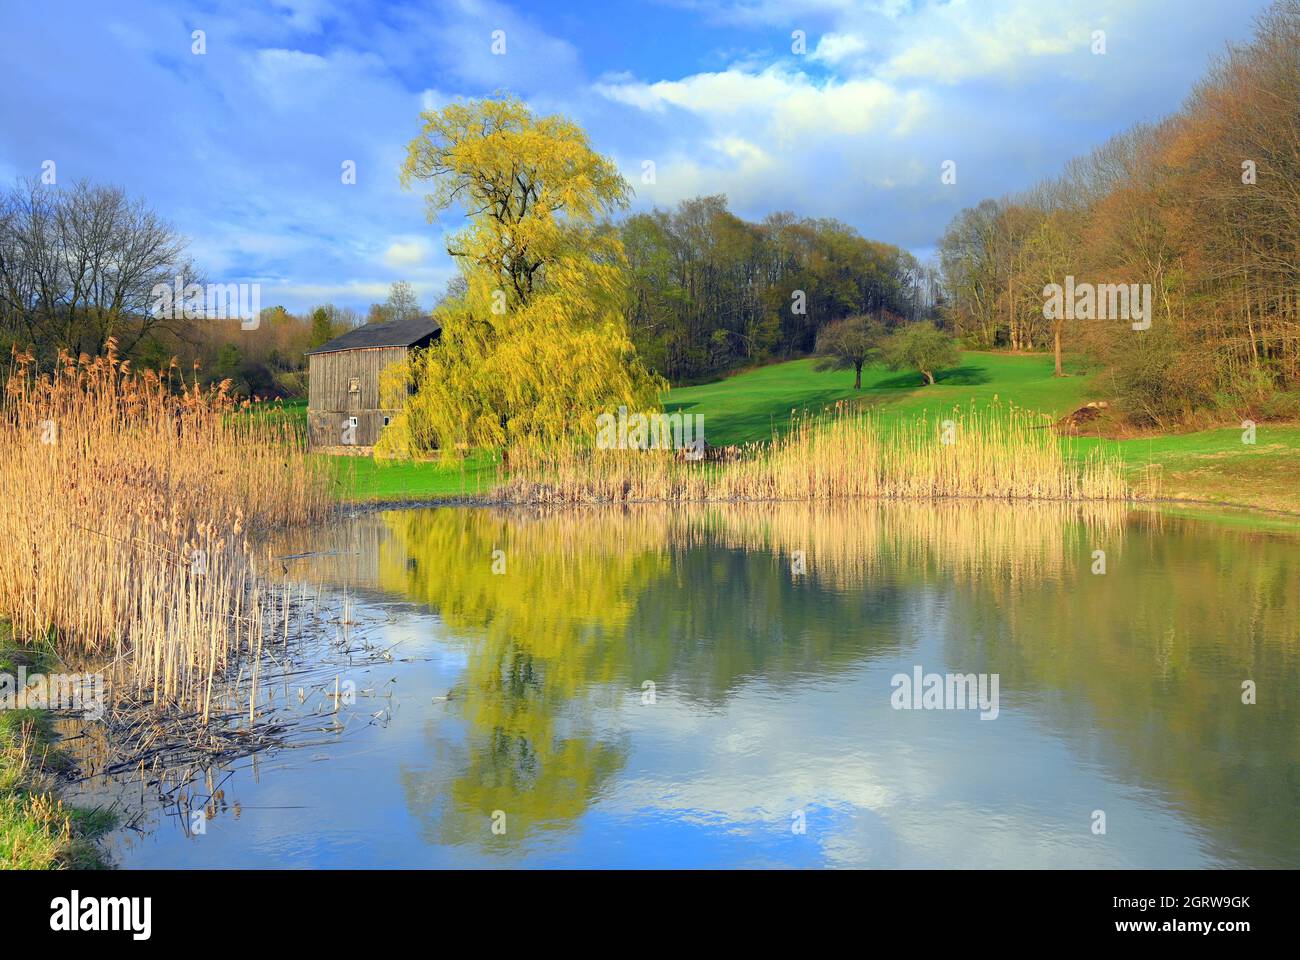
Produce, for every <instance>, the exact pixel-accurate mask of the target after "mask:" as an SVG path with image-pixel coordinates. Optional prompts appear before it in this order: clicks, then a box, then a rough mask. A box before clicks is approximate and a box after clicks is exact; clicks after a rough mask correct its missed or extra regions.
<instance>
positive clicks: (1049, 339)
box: [940, 0, 1300, 427]
mask: <svg viewBox="0 0 1300 960" xmlns="http://www.w3.org/2000/svg"><path fill="white" fill-rule="evenodd" d="M940 260H941V265H942V270H943V277H944V281H945V289H946V291H947V293H948V296H949V297H950V299H951V302H950V304H949V312H948V317H949V322H950V325H951V326H952V327H953V328H954V330H955V331H956V332H957V333H958V334H960V335H961V336H962V338H963V339H964V340H965V342H966V343H967V344H969V345H971V346H975V347H982V348H990V347H1003V348H1010V349H1013V350H1029V349H1040V348H1057V349H1062V348H1072V349H1075V350H1079V351H1083V352H1086V353H1088V354H1090V355H1091V356H1093V357H1095V358H1096V359H1097V360H1099V361H1100V362H1101V363H1103V364H1104V367H1105V370H1106V374H1107V375H1106V377H1105V378H1103V382H1104V383H1105V384H1106V386H1107V389H1108V390H1109V391H1110V392H1111V393H1112V396H1113V397H1114V398H1115V399H1116V400H1117V401H1118V402H1119V404H1120V406H1121V409H1122V411H1123V413H1125V414H1126V415H1127V417H1128V418H1129V420H1130V421H1131V422H1133V423H1135V424H1137V425H1140V426H1156V427H1169V426H1172V425H1175V424H1180V423H1188V422H1192V421H1195V420H1198V419H1212V418H1215V417H1218V418H1226V417H1246V416H1254V417H1260V418H1270V417H1294V416H1296V415H1297V413H1300V403H1298V402H1297V398H1296V395H1295V393H1294V392H1293V391H1294V390H1295V388H1296V387H1297V386H1300V0H1281V2H1279V3H1277V4H1275V5H1274V6H1273V7H1272V8H1271V9H1270V10H1269V12H1268V13H1266V14H1265V15H1264V16H1263V17H1262V18H1261V19H1260V21H1259V22H1258V24H1257V31H1256V36H1255V38H1254V40H1253V42H1252V43H1250V44H1249V45H1246V46H1243V47H1240V48H1232V49H1230V50H1229V51H1228V53H1227V54H1226V55H1225V56H1224V57H1223V58H1222V59H1220V60H1219V61H1218V62H1217V63H1216V64H1215V65H1214V66H1213V67H1212V69H1211V70H1210V72H1209V74H1208V75H1207V76H1206V77H1205V78H1204V79H1203V80H1202V82H1201V83H1200V84H1199V85H1198V86H1197V87H1196V89H1195V90H1194V91H1193V93H1192V95H1191V97H1190V98H1189V99H1188V101H1187V102H1186V104H1185V105H1184V107H1183V108H1182V109H1181V110H1180V111H1179V112H1178V113H1176V114H1174V115H1173V116H1171V117H1169V118H1167V119H1166V120H1164V121H1163V122H1161V123H1159V124H1154V125H1143V126H1138V127H1135V128H1133V129H1131V130H1129V131H1127V132H1125V133H1123V134H1121V135H1119V136H1117V137H1115V138H1114V139H1112V140H1111V141H1110V142H1108V143H1106V144H1105V145H1103V146H1101V147H1100V148H1098V149H1097V150H1095V151H1093V152H1092V153H1091V154H1090V155H1088V156H1085V157H1081V158H1078V159H1076V160H1074V161H1073V162H1071V163H1070V164H1069V165H1068V166H1067V168H1066V169H1065V172H1064V174H1063V175H1062V176H1060V177H1059V178H1057V179H1054V180H1052V181H1050V182H1047V183H1043V184H1040V185H1038V186H1037V187H1035V188H1034V189H1032V190H1030V191H1028V192H1026V193H1024V194H1022V195H1019V196H1015V197H1011V198H1006V199H1002V200H996V201H995V200H986V201H984V202H983V203H981V204H979V205H978V206H976V207H973V208H970V209H967V210H963V211H962V212H961V214H959V215H958V216H957V217H956V218H955V219H954V221H953V222H952V224H951V225H950V226H949V227H948V230H947V232H946V233H945V235H944V237H943V240H942V243H941V245H940ZM1067 275H1072V276H1073V277H1074V278H1075V279H1076V281H1084V282H1089V283H1094V284H1108V283H1139V284H1150V285H1151V289H1152V302H1153V311H1152V313H1153V316H1152V321H1153V322H1152V327H1151V329H1149V330H1144V331H1140V332H1136V331H1134V330H1132V329H1131V328H1130V326H1129V325H1128V324H1126V323H1122V322H1120V323H1115V322H1111V321H1078V320H1076V321H1068V320H1067V321H1059V320H1058V321H1052V320H1048V319H1046V318H1045V313H1044V309H1043V306H1044V287H1045V286H1046V285H1047V284H1050V283H1062V282H1063V281H1064V278H1065V277H1066V276H1067ZM1062 341H1063V342H1064V344H1063V347H1062V346H1060V345H1061V343H1062ZM1058 372H1059V370H1058Z"/></svg>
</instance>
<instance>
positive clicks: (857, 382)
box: [853, 363, 862, 390]
mask: <svg viewBox="0 0 1300 960" xmlns="http://www.w3.org/2000/svg"><path fill="white" fill-rule="evenodd" d="M853 372H854V374H855V376H854V378H853V389H854V390H861V389H862V364H860V363H859V364H858V365H857V366H855V367H854V368H853Z"/></svg>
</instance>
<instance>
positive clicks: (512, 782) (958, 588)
mask: <svg viewBox="0 0 1300 960" xmlns="http://www.w3.org/2000/svg"><path fill="white" fill-rule="evenodd" d="M1097 551H1101V553H1098V552H1097ZM276 552H277V553H278V554H279V555H281V556H286V557H288V556H291V555H294V554H301V553H308V552H311V553H312V554H313V555H311V556H306V557H298V558H296V559H287V560H285V561H284V564H285V569H286V570H287V572H288V576H289V577H291V578H293V579H295V580H297V581H300V582H303V583H310V584H314V585H319V589H320V596H321V600H320V603H321V604H322V605H323V606H324V607H325V608H326V609H327V610H329V609H333V610H337V616H336V617H335V618H334V620H335V623H334V625H333V626H332V627H331V629H332V630H333V631H334V634H335V635H333V636H331V637H330V638H328V642H325V641H322V642H321V647H320V649H319V650H317V651H315V652H313V651H312V650H311V649H307V650H304V651H302V652H300V654H299V656H300V657H302V656H308V657H311V656H315V657H319V658H325V659H329V658H332V659H331V660H329V662H328V663H325V664H324V666H323V667H321V673H320V675H321V676H324V677H326V681H325V682H324V683H316V685H315V686H312V687H311V688H309V689H303V688H302V687H300V686H299V685H298V681H296V680H295V679H294V678H293V677H288V678H286V679H284V680H283V682H282V686H283V687H284V695H283V696H282V697H281V698H280V700H281V702H282V703H283V704H284V708H285V709H286V710H288V711H297V712H298V713H300V714H305V715H314V714H317V713H319V714H320V715H321V716H322V717H329V718H331V719H330V721H329V726H328V728H327V729H326V731H325V732H322V733H321V734H320V736H319V737H318V738H317V739H316V740H315V741H314V742H313V743H312V744H311V745H310V746H305V747H300V748H296V749H287V750H281V751H278V752H275V753H273V754H264V755H262V756H260V757H258V758H256V759H255V760H254V759H245V760H242V761H239V762H238V763H236V764H234V765H232V766H231V767H229V768H228V769H226V770H224V771H221V772H220V774H219V776H218V777H217V778H216V779H215V781H210V782H212V783H213V790H214V792H215V788H216V787H217V786H219V788H220V792H219V793H218V794H217V799H215V800H212V801H211V802H210V803H208V812H207V814H206V817H205V819H204V829H203V832H202V833H195V832H193V831H192V830H190V829H189V824H188V823H187V820H186V818H185V817H184V816H180V815H176V814H175V813H174V812H169V811H166V810H157V811H154V812H153V814H152V815H150V816H149V817H147V818H146V819H145V821H144V822H143V825H144V830H143V832H140V831H133V830H132V831H120V832H119V833H118V834H117V835H116V836H115V839H114V840H113V842H112V845H111V849H110V854H111V856H112V857H113V858H114V859H115V860H116V862H117V863H118V864H120V865H121V866H124V867H181V868H186V867H204V868H210V867H339V868H358V867H437V866H451V867H500V866H528V867H562V866H565V867H567V866H577V867H785V866H793V867H819V866H842V867H1204V866H1232V867H1297V866H1300V828H1298V827H1297V817H1296V809H1297V803H1298V802H1300V765H1298V760H1300V725H1298V724H1297V720H1300V685H1298V683H1297V680H1298V679H1300V677H1298V676H1297V672H1298V664H1300V658H1298V657H1297V645H1298V643H1300V637H1298V635H1297V631H1298V629H1300V626H1298V625H1300V540H1297V539H1295V538H1293V537H1291V536H1287V535H1282V534H1269V533H1253V532H1243V531H1236V530H1232V529H1230V528H1226V527H1223V526H1220V525H1216V524H1213V523H1206V522H1200V521H1191V520H1181V519H1175V518H1172V517H1170V516H1166V515H1161V514H1158V513H1154V512H1148V511H1138V510H1132V511H1130V510H1127V509H1121V508H1106V509H1098V510H1094V509H1091V508H1088V509H1084V508H1081V507H1078V506H1064V505H1054V504H1045V505H1034V506H1024V505H1017V506H1010V505H1001V504H990V503H979V502H964V503H940V504H907V503H885V504H878V505H862V504H855V505H844V506H839V507H809V506H807V505H772V504H762V505H746V506H736V505H729V506H709V507H705V506H698V507H689V508H681V507H679V508H669V507H644V508H634V509H612V508H611V509H584V510H570V511H564V512H554V511H525V510H510V511H505V510H490V509H477V508H475V509H467V508H439V509H421V510H400V511H389V512H379V513H368V514H363V515H361V516H358V517H354V518H352V519H349V520H343V521H339V522H338V523H335V524H332V525H330V526H328V527H326V528H324V529H320V530H315V531H312V532H311V533H310V534H309V535H303V534H299V535H297V536H296V537H295V538H293V539H288V540H285V541H284V543H283V544H278V545H277V550H276ZM1103 564H1104V567H1103V566H1102V565H1103ZM1103 569H1104V572H1102V570H1103ZM361 647H368V648H369V649H370V650H371V651H374V650H384V651H388V654H387V656H391V658H392V659H391V661H390V660H389V659H387V657H378V658H377V657H374V656H371V657H368V658H358V657H356V656H354V653H353V651H355V650H356V649H359V648H361ZM317 666H318V667H320V666H321V665H320V664H318V665H317ZM932 673H933V674H939V675H946V674H955V675H962V676H966V675H970V674H973V675H975V676H974V677H973V678H972V679H973V680H974V681H975V686H973V687H972V688H971V692H972V698H971V702H967V703H965V704H963V703H961V701H960V698H959V697H958V696H957V695H959V694H960V693H961V692H962V685H961V683H957V684H955V685H949V684H947V682H946V680H945V681H944V682H943V684H942V686H943V689H938V690H930V691H929V693H931V694H933V696H932V697H931V696H928V695H925V696H923V693H924V692H925V689H926V688H928V687H929V685H930V684H929V682H928V681H927V680H926V679H925V678H926V675H928V674H932ZM917 675H920V677H921V678H922V682H921V687H922V689H919V690H917V691H914V692H913V691H908V690H906V689H905V688H904V687H903V683H902V680H901V679H900V677H905V678H907V680H908V681H909V682H910V681H911V680H912V679H913V678H914V677H916V676H917ZM335 677H338V678H339V682H340V688H341V689H343V690H345V691H346V690H349V689H353V690H355V691H356V697H355V702H347V703H346V704H345V705H344V706H342V707H340V709H339V711H338V713H337V714H335V713H334V712H333V711H334V707H333V706H332V700H331V699H330V698H329V696H328V693H329V692H332V690H333V685H334V684H333V679H334V678H335ZM316 679H317V680H319V679H320V676H317V677H316ZM1247 681H1249V682H1250V683H1251V684H1253V690H1254V697H1253V699H1254V700H1255V702H1254V703H1244V702H1243V697H1244V698H1245V699H1247V700H1249V699H1251V697H1250V696H1249V695H1247V694H1246V693H1245V692H1244V690H1243V684H1246V682H1247ZM994 682H996V687H994V685H993V684H994ZM271 683H272V684H274V681H271ZM1247 686H1249V684H1247ZM300 689H301V690H302V693H298V690H300ZM981 692H982V693H983V694H984V702H983V705H982V706H983V709H981V704H980V702H979V696H978V694H979V693H981ZM995 693H996V697H994V694H995ZM913 698H915V699H913ZM344 699H345V701H348V700H350V698H348V697H345V698H344ZM900 704H905V705H907V706H909V707H921V709H898V708H897V707H898V706H899V705H900ZM926 707H929V708H926ZM334 718H336V719H337V720H338V724H337V726H335V725H334V723H333V720H334ZM325 726H326V725H325V724H324V723H322V727H325ZM87 789H88V790H89V791H90V792H92V793H96V794H99V795H103V794H104V793H111V792H112V791H113V790H114V789H117V790H119V791H121V792H123V793H129V791H130V790H131V789H132V787H131V785H130V784H117V785H114V784H109V783H104V782H99V781H96V782H92V783H91V784H90V785H88V788H87ZM199 800H200V803H202V802H203V801H204V800H205V798H203V797H200V798H199ZM1103 827H1104V832H1103V829H1102V828H1103Z"/></svg>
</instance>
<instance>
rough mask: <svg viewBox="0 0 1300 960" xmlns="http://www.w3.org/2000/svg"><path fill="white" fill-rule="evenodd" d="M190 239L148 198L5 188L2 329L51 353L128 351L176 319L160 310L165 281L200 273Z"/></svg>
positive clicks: (100, 190) (0, 241) (98, 190)
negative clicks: (112, 345)
mask: <svg viewBox="0 0 1300 960" xmlns="http://www.w3.org/2000/svg"><path fill="white" fill-rule="evenodd" d="M186 246H187V242H186V240H185V239H184V238H183V237H182V236H181V235H180V234H178V233H177V232H176V230H175V229H174V228H173V227H172V226H171V225H170V224H168V223H167V222H166V221H164V220H163V219H162V218H160V217H159V216H158V215H157V214H156V213H154V212H153V211H152V210H150V209H149V208H148V206H147V205H146V204H144V203H143V202H142V201H139V200H134V201H133V200H130V199H128V198H127V196H126V194H125V193H124V192H123V191H122V190H120V189H118V188H116V187H106V186H95V185H92V184H89V183H87V182H85V181H80V182H78V183H76V184H75V185H73V186H72V188H71V189H69V190H66V191H64V190H59V189H58V188H55V187H51V186H46V185H44V184H42V183H40V182H39V181H38V180H25V181H20V182H19V183H18V185H17V186H16V187H15V188H13V189H12V190H10V191H8V192H7V193H4V194H0V335H3V336H5V337H7V338H8V339H9V340H10V341H12V342H14V343H19V344H22V345H23V346H31V347H34V348H36V349H37V350H38V351H40V352H42V353H46V354H48V353H53V352H54V351H56V350H59V349H67V350H69V351H71V352H73V353H89V354H97V353H100V352H102V351H103V349H104V346H105V344H106V343H107V341H108V340H109V338H116V340H117V342H118V344H119V347H120V349H121V350H122V352H124V353H129V352H130V351H131V350H133V349H134V348H135V346H136V345H137V344H138V343H139V342H140V341H141V340H142V339H143V338H144V337H145V336H147V335H148V334H149V333H150V332H151V331H154V330H156V329H158V328H166V329H171V330H172V331H173V332H176V330H177V327H178V321H177V318H176V317H174V316H157V315H155V314H154V312H153V310H152V306H153V304H154V302H155V297H154V296H153V289H154V287H155V286H156V285H157V284H165V285H167V286H168V287H171V286H172V285H173V284H174V283H175V280H176V278H177V277H178V276H179V277H180V278H181V282H182V284H187V283H193V282H195V280H196V277H195V275H194V269H193V266H192V264H191V263H190V262H189V260H188V259H186V257H185V250H186Z"/></svg>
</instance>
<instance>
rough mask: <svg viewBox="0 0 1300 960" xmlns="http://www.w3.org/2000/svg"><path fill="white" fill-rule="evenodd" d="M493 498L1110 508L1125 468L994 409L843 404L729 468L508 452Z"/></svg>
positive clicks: (1034, 419)
mask: <svg viewBox="0 0 1300 960" xmlns="http://www.w3.org/2000/svg"><path fill="white" fill-rule="evenodd" d="M509 463H510V474H509V476H508V477H506V478H503V479H502V481H501V482H500V484H499V485H498V488H497V494H498V496H499V497H500V498H501V499H503V500H506V501H510V502H517V503H601V502H649V501H687V500H701V501H703V500H720V501H730V500H834V499H841V498H853V497H859V498H877V499H886V498H932V497H987V498H998V499H1034V500H1120V499H1127V498H1128V497H1129V496H1130V491H1129V488H1128V486H1127V484H1126V483H1125V481H1124V477H1123V465H1122V464H1121V463H1120V462H1119V460H1118V459H1117V458H1115V457H1114V456H1110V455H1107V454H1105V453H1102V452H1099V451H1097V452H1093V453H1092V454H1090V455H1088V456H1086V457H1076V456H1075V455H1074V451H1073V449H1072V448H1071V446H1070V441H1069V440H1068V439H1062V438H1060V437H1058V436H1057V435H1056V434H1055V433H1054V432H1053V431H1052V430H1051V427H1050V424H1049V423H1048V422H1046V421H1045V420H1044V419H1043V418H1041V417H1040V416H1039V415H1037V414H1034V413H1032V412H1030V411H1028V410H1024V409H1021V408H1017V407H1014V406H1009V405H1004V404H1001V403H993V404H987V405H982V406H976V405H973V404H972V405H971V406H970V407H967V408H964V409H961V408H958V409H954V410H953V411H951V412H950V413H941V414H933V413H925V414H922V415H919V416H914V417H910V418H906V419H899V418H893V417H888V416H884V415H881V414H878V413H875V412H873V411H870V410H865V409H862V408H859V407H855V406H852V405H848V404H843V403H841V404H838V405H836V406H835V407H833V408H831V409H829V410H827V411H824V412H822V413H817V414H810V415H806V414H799V415H792V423H791V426H790V429H789V430H788V431H787V432H786V433H784V434H783V435H781V436H779V437H777V438H775V439H774V440H772V441H771V443H770V444H752V445H749V446H747V447H745V448H744V449H743V450H742V451H741V453H740V456H739V457H738V458H737V459H736V460H735V461H733V462H720V463H712V462H703V463H701V462H691V461H689V460H687V459H686V458H684V457H683V456H681V455H680V453H678V452H676V451H672V450H637V449H626V450H612V449H596V448H593V447H592V446H590V445H588V444H584V443H581V442H579V441H568V442H565V443H560V444H556V445H553V446H550V447H545V448H527V449H520V450H512V451H511V453H510V457H509Z"/></svg>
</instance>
